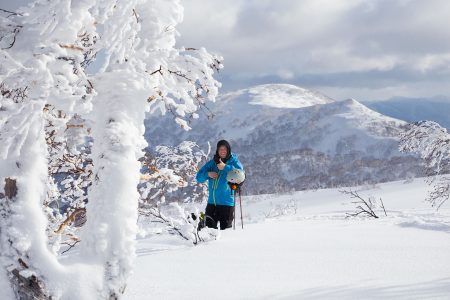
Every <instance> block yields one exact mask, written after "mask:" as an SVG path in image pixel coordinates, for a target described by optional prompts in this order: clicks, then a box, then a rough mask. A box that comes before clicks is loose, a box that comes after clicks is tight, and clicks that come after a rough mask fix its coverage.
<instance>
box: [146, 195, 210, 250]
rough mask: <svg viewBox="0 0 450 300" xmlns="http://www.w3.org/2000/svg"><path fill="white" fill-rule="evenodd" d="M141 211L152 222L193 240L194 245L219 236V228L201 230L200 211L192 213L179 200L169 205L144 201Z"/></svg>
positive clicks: (188, 239)
mask: <svg viewBox="0 0 450 300" xmlns="http://www.w3.org/2000/svg"><path fill="white" fill-rule="evenodd" d="M139 213H140V215H141V216H144V217H146V218H149V219H150V222H152V223H158V224H161V225H163V226H164V228H165V229H166V230H167V232H169V233H170V234H176V235H178V236H180V237H181V238H183V239H184V240H186V241H191V242H192V243H193V244H194V245H197V244H198V243H200V242H207V241H210V240H213V239H216V238H217V236H218V229H213V228H208V227H204V228H202V229H201V230H199V223H200V222H201V220H200V218H199V215H200V214H199V211H198V210H197V211H195V212H194V213H191V212H189V211H187V210H186V209H185V208H184V207H182V206H181V205H180V204H178V203H177V202H172V203H170V204H169V205H164V204H158V205H148V204H145V203H143V204H142V205H141V207H140V210H139Z"/></svg>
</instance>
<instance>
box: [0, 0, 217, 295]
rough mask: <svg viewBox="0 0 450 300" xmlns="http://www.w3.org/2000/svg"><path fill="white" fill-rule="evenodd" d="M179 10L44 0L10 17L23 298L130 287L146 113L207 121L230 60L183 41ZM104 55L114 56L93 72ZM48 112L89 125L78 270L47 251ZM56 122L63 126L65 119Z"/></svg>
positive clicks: (5, 35) (5, 56)
mask: <svg viewBox="0 0 450 300" xmlns="http://www.w3.org/2000/svg"><path fill="white" fill-rule="evenodd" d="M182 15H183V10H182V7H181V5H180V3H179V1H177V0H149V1H146V0H127V1H125V0H124V1H120V0H119V1H117V0H99V1H70V0H55V1H51V2H48V1H43V0H37V1H34V2H33V3H32V4H31V5H29V6H28V7H25V8H22V9H20V10H19V11H18V12H17V13H16V12H5V11H3V12H2V15H1V17H0V35H1V36H0V44H1V48H2V50H1V53H0V89H1V98H0V100H1V102H0V143H1V144H2V147H1V150H0V181H1V182H2V183H3V182H4V183H5V186H4V190H5V191H4V193H2V195H0V198H1V199H0V201H1V202H0V210H1V215H2V219H1V221H0V222H1V227H0V247H1V264H2V266H3V268H4V269H3V270H8V275H9V276H10V278H12V280H13V281H14V280H15V282H16V285H15V287H16V288H17V287H19V289H20V286H21V284H22V282H21V281H20V280H22V279H26V280H28V281H29V282H30V283H33V284H35V285H34V286H37V287H38V288H36V289H35V290H34V291H25V289H23V288H22V289H21V290H18V289H16V293H17V294H19V293H34V295H33V296H39V297H50V296H51V297H53V298H65V299H68V298H71V297H72V298H77V299H80V298H92V299H98V298H118V297H119V296H120V295H121V293H123V291H124V289H125V287H126V279H127V277H128V276H129V274H130V271H131V269H132V264H133V261H134V257H135V249H134V240H135V234H136V221H137V215H138V213H137V207H138V199H139V194H138V192H137V189H136V186H137V185H138V183H139V178H140V173H139V170H140V163H139V161H138V159H139V158H140V157H142V155H143V153H142V150H141V149H143V148H145V147H146V142H145V140H144V138H143V133H144V132H143V131H144V126H143V121H144V118H145V112H147V111H149V110H157V109H159V110H160V111H162V112H170V113H172V114H173V116H174V118H175V121H176V122H177V123H178V124H179V125H180V126H182V127H184V128H186V129H188V122H187V120H189V119H192V118H197V117H198V116H197V115H196V113H195V112H196V110H197V109H198V108H199V107H202V106H204V104H205V101H207V100H214V99H215V96H216V95H217V91H218V87H219V83H218V82H217V81H216V80H214V78H213V74H214V72H215V71H217V70H219V69H220V68H221V67H222V65H221V58H219V57H216V56H213V55H211V54H209V53H208V52H207V51H206V50H205V49H194V48H182V49H176V48H175V37H176V34H177V32H176V30H175V26H176V25H177V24H178V23H179V22H181V20H182ZM98 53H102V54H103V55H104V56H105V57H106V58H105V62H104V64H103V66H102V68H101V69H100V71H98V72H97V73H96V74H93V75H88V74H87V72H86V67H87V66H88V65H89V63H90V62H92V61H93V60H94V59H95V57H96V55H97V54H98ZM48 107H52V108H54V109H55V110H56V111H61V112H62V113H63V114H66V115H67V116H68V117H67V120H71V119H73V117H74V116H75V115H76V114H77V115H79V116H81V117H82V118H83V119H84V120H87V121H88V122H90V123H91V124H92V132H91V134H92V138H93V145H92V148H91V151H92V154H91V155H92V162H93V166H94V168H93V170H92V175H93V183H92V185H91V186H90V188H89V189H88V198H89V200H88V204H87V207H86V208H87V223H86V225H85V226H84V227H83V232H82V234H81V235H80V236H81V241H82V243H81V253H82V255H81V256H80V258H79V259H78V261H77V263H78V264H77V266H70V267H69V266H64V265H62V264H61V263H59V262H58V260H57V257H55V255H54V252H53V251H52V250H51V249H49V248H48V246H47V244H48V237H47V233H46V228H47V226H48V221H47V217H46V215H45V214H44V212H43V209H42V207H43V204H44V201H45V199H46V195H47V190H48V188H47V187H48V168H49V157H48V155H49V151H48V147H47V143H46V137H48V134H47V135H46V130H45V126H46V122H47V120H48V118H46V116H45V109H46V108H48ZM58 124H59V125H58V126H59V128H58V130H57V131H58V132H60V133H61V132H64V130H65V128H64V126H66V127H67V122H58ZM53 125H54V124H53ZM47 133H48V131H47ZM50 152H51V151H50ZM50 161H51V160H50ZM86 260H88V261H89V264H88V265H84V266H83V262H84V261H86ZM75 261H76V260H75ZM68 268H70V271H68V270H67V269H68ZM86 273H89V283H88V282H86ZM83 275H84V276H83ZM69 278H70V280H69ZM67 282H71V284H70V285H67ZM22 287H23V285H22ZM21 296H24V295H23V294H22V295H21ZM28 296H30V295H28Z"/></svg>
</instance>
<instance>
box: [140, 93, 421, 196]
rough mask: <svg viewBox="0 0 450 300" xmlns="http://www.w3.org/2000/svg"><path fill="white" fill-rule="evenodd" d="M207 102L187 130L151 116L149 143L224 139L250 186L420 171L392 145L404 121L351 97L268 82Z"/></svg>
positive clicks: (382, 178)
mask: <svg viewBox="0 0 450 300" xmlns="http://www.w3.org/2000/svg"><path fill="white" fill-rule="evenodd" d="M270 103H271V104H272V105H269V104H270ZM210 109H211V111H212V112H213V113H214V114H215V115H214V116H213V117H212V118H209V119H208V118H200V119H197V120H193V121H192V122H191V124H190V126H191V127H192V128H193V130H192V131H188V132H185V131H183V130H181V129H180V128H177V127H176V126H175V125H174V124H170V122H169V118H165V119H163V120H161V121H160V122H159V123H158V124H157V125H156V126H155V123H154V122H151V120H152V118H153V116H149V119H148V120H147V123H148V124H152V126H147V127H146V139H147V140H148V141H149V142H150V146H151V147H154V146H157V145H159V144H162V145H176V144H177V143H180V142H181V141H183V140H191V141H194V142H196V143H197V144H198V145H199V146H201V147H205V148H206V145H207V142H210V143H211V145H215V144H216V142H217V141H218V140H219V139H222V138H225V139H227V140H229V141H230V142H231V145H232V151H234V152H236V153H237V154H238V155H239V157H240V159H241V161H242V162H243V164H244V166H245V167H246V172H247V175H248V176H247V178H248V180H247V181H246V189H247V191H248V192H249V193H252V194H254V193H258V194H259V193H271V192H273V193H275V192H286V191H292V190H301V189H311V188H318V187H335V186H348V185H352V184H359V183H376V182H386V181H392V180H396V179H404V178H408V177H415V176H422V175H423V174H422V169H421V162H420V161H419V160H418V159H417V157H416V156H414V155H413V154H408V155H406V154H404V153H400V152H399V151H398V149H397V148H398V140H399V135H400V132H402V130H403V128H404V126H405V125H406V122H404V121H401V120H397V119H394V118H390V117H387V116H384V115H382V114H379V113H377V112H375V111H373V110H371V109H369V108H367V107H366V106H364V105H363V104H361V103H359V102H358V101H356V100H354V99H349V100H344V101H333V100H331V99H330V98H328V97H326V96H323V95H320V94H318V93H314V92H310V91H307V90H305V89H302V88H299V87H295V86H291V85H275V84H272V85H262V86H257V87H253V88H249V89H245V90H239V91H237V92H232V93H227V94H224V95H222V96H220V97H219V99H218V100H217V102H215V103H214V104H212V105H210Z"/></svg>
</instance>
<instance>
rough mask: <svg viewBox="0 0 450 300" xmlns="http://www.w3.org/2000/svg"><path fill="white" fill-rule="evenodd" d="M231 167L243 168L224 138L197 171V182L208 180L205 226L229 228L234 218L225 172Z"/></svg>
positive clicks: (231, 194) (232, 199)
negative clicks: (218, 225) (211, 155)
mask: <svg viewBox="0 0 450 300" xmlns="http://www.w3.org/2000/svg"><path fill="white" fill-rule="evenodd" d="M233 169H240V170H244V168H243V166H242V164H241V162H240V161H239V160H238V158H237V155H236V154H235V153H232V152H231V146H230V144H229V143H228V142H227V141H226V140H220V141H219V142H218V143H217V149H216V153H215V154H214V158H213V159H212V160H210V161H208V162H207V163H206V164H205V165H204V166H203V167H202V168H200V170H199V171H198V172H197V177H196V178H197V182H199V183H203V182H205V181H206V180H208V190H209V196H208V204H207V205H206V209H205V218H206V224H205V225H206V226H207V227H212V228H217V222H220V229H221V230H224V229H226V228H230V227H231V226H232V224H233V218H234V193H235V191H233V190H231V188H230V186H229V185H228V182H227V179H226V178H227V174H228V172H230V171H231V170H233Z"/></svg>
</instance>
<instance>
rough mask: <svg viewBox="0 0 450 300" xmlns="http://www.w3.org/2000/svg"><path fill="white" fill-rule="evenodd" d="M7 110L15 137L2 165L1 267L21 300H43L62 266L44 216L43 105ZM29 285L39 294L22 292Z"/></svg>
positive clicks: (15, 106) (8, 125)
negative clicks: (31, 299)
mask: <svg viewBox="0 0 450 300" xmlns="http://www.w3.org/2000/svg"><path fill="white" fill-rule="evenodd" d="M6 109H9V110H10V112H11V114H10V115H9V119H8V121H7V122H5V124H3V126H4V127H3V129H4V132H10V133H11V131H13V132H15V133H16V134H14V135H9V136H8V135H6V134H3V137H5V138H7V139H9V143H6V144H7V145H8V146H9V147H6V145H4V146H5V148H4V149H3V150H4V151H3V153H2V157H1V158H2V160H1V161H0V167H1V168H2V174H1V176H0V177H1V178H2V186H3V184H5V192H4V197H3V199H1V201H2V203H1V209H2V220H1V225H2V226H1V229H0V235H1V236H0V239H1V243H0V244H1V245H2V249H1V250H2V251H1V256H2V264H3V266H4V267H5V268H6V269H7V270H8V273H9V274H8V276H9V277H10V278H13V282H15V284H14V288H15V290H16V293H17V295H18V296H20V297H24V296H30V295H31V294H33V295H35V296H36V295H44V294H45V289H44V282H43V281H42V280H41V278H42V277H46V278H51V277H52V274H54V273H55V269H57V268H58V264H56V259H55V257H54V256H53V255H52V253H51V252H50V251H49V249H48V247H47V235H46V231H45V229H46V225H47V219H46V217H45V215H44V214H43V210H42V203H43V200H44V198H45V187H46V178H47V161H46V153H47V149H46V145H45V140H44V131H43V118H42V109H43V102H42V101H31V102H30V103H27V104H26V105H25V104H13V105H12V106H9V107H8V108H6ZM3 179H4V181H3ZM7 245H9V247H6V246H7ZM25 280H26V281H27V282H28V283H29V285H30V286H32V285H34V286H33V290H34V291H32V290H31V289H30V287H28V288H20V289H19V288H18V287H19V283H20V281H25ZM25 283H26V282H25ZM25 285H26V284H25ZM28 292H30V294H29V295H27V294H26V293H28Z"/></svg>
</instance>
